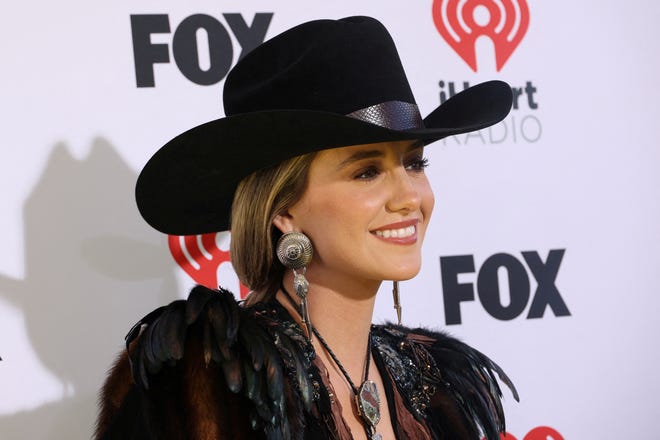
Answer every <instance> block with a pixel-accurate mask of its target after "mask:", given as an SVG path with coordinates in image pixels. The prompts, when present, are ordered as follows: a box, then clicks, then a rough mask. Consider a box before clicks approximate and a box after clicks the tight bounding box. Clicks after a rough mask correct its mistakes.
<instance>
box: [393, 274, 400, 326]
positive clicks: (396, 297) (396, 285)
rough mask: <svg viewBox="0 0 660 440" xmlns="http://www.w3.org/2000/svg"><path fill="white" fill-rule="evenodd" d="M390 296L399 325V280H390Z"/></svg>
mask: <svg viewBox="0 0 660 440" xmlns="http://www.w3.org/2000/svg"><path fill="white" fill-rule="evenodd" d="M392 296H393V297H394V310H396V317H397V319H398V321H399V325H401V302H400V301H399V282H398V281H392Z"/></svg>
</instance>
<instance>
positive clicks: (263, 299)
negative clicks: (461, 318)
mask: <svg viewBox="0 0 660 440" xmlns="http://www.w3.org/2000/svg"><path fill="white" fill-rule="evenodd" d="M224 101H225V112H226V114H227V115H228V116H227V117H225V118H222V119H219V120H216V121H212V122H209V123H207V124H204V125H202V126H199V127H196V128H193V129H192V130H190V131H188V132H186V133H184V134H182V135H180V136H179V137H177V138H175V139H173V140H172V141H170V142H169V143H168V144H167V145H165V146H164V147H163V148H162V149H160V150H159V151H158V152H157V153H156V154H155V155H154V157H152V159H151V160H150V161H149V163H148V164H147V165H146V166H145V168H144V170H143V171H142V173H141V174H140V177H139V179H138V183H137V190H136V197H137V201H138V206H139V208H140V211H141V213H142V215H143V216H144V217H145V219H146V220H147V221H148V222H149V223H150V224H151V225H152V226H154V227H155V228H156V229H158V230H160V231H162V232H166V233H169V234H176V235H184V234H201V233H207V232H214V231H222V230H227V229H229V226H230V225H231V230H232V243H231V254H232V263H233V265H234V268H235V270H236V272H237V274H238V275H239V278H240V279H241V281H242V282H243V283H244V284H245V285H247V286H248V287H249V288H250V289H251V291H252V293H251V294H250V296H249V298H248V300H247V301H246V303H245V304H237V303H236V302H235V301H234V299H233V295H232V294H231V293H229V292H226V291H223V290H220V291H212V290H209V289H206V288H204V287H201V286H198V287H196V288H195V289H193V291H192V292H191V294H190V296H189V298H188V300H186V301H175V302H174V303H172V304H170V305H169V306H166V307H161V308H160V309H157V310H155V311H154V312H152V313H150V314H149V315H147V316H146V317H144V318H143V319H142V320H141V321H140V322H138V324H136V326H135V327H134V328H133V329H132V330H131V332H130V333H129V334H128V336H127V348H128V350H127V354H125V355H123V356H122V357H121V358H120V359H119V361H118V362H117V364H116V366H115V367H114V369H113V370H112V372H111V373H110V376H109V378H108V380H107V383H106V385H105V387H104V390H103V396H102V400H101V404H102V408H101V414H100V417H99V423H98V429H97V436H96V437H97V438H99V439H111V438H122V439H125V438H140V439H142V438H154V439H156V438H157V439H170V438H171V439H180V438H181V439H183V438H186V439H188V438H191V439H192V438H194V439H198V438H199V439H217V438H220V439H225V438H227V439H235V438H269V439H289V438H294V439H299V438H309V439H317V438H319V439H323V438H328V439H330V438H331V439H350V438H355V439H365V438H366V439H381V438H382V439H394V438H397V439H427V438H428V439H439V438H444V439H476V438H479V437H480V435H482V433H483V434H485V435H486V436H487V438H488V439H490V440H494V439H497V438H499V433H500V432H504V416H503V413H502V408H501V404H500V396H501V392H500V389H499V386H498V384H497V381H496V379H495V374H497V375H499V376H500V379H501V380H503V381H504V382H505V383H506V384H507V385H508V386H509V387H510V388H511V389H512V390H513V387H512V385H511V383H510V382H509V380H508V379H507V378H506V376H505V375H504V374H503V372H502V371H501V370H500V369H499V367H498V366H497V365H495V364H494V363H493V362H492V361H490V360H489V359H488V358H487V357H486V356H484V355H483V354H481V353H479V352H478V351H476V350H474V349H472V348H470V347H469V346H467V345H465V344H463V343H461V342H459V341H457V340H455V339H452V338H450V337H448V336H446V335H444V334H442V333H434V332H431V331H428V330H423V329H414V330H412V329H408V328H405V327H402V326H397V325H392V324H388V325H385V326H374V325H372V324H371V318H372V313H373V307H374V301H375V295H376V292H377V291H378V288H379V286H380V284H381V282H382V281H383V280H394V282H395V283H394V285H395V291H394V298H395V308H397V310H398V311H400V308H399V305H398V291H397V289H396V282H397V281H399V280H405V279H409V278H411V277H413V276H415V275H416V274H417V272H418V271H419V269H420V265H421V244H422V240H423V237H424V234H425V232H426V228H427V226H428V222H429V218H430V215H431V212H432V210H433V194H432V191H431V188H430V186H429V183H428V181H427V179H426V176H425V174H424V168H425V166H426V160H425V159H424V156H423V148H424V145H426V144H428V143H430V142H432V141H434V140H437V139H440V138H443V137H446V136H449V135H452V134H457V133H464V132H468V131H472V130H477V129H480V128H484V127H487V126H489V125H492V124H494V123H496V122H498V121H500V120H501V119H503V118H504V117H505V116H506V114H507V113H508V111H509V109H510V106H511V90H510V88H509V87H508V86H507V85H506V84H504V83H501V82H490V83H484V84H481V85H479V86H476V87H472V88H470V89H468V90H466V91H464V92H462V93H460V94H458V95H456V96H455V97H454V98H453V99H451V100H449V101H447V102H446V103H445V104H443V105H442V106H441V107H439V108H438V109H436V110H435V111H434V112H433V113H431V115H429V116H428V117H427V118H426V119H424V120H422V118H421V117H420V115H419V111H418V110H417V106H416V105H415V101H414V98H413V96H412V93H411V91H410V87H409V85H408V82H407V79H406V77H405V73H404V72H403V68H402V66H401V63H400V60H399V57H398V54H397V52H396V49H395V47H394V43H393V41H392V40H391V37H390V36H389V34H388V33H387V31H386V30H385V28H384V27H383V26H382V25H381V24H380V23H379V22H378V21H376V20H374V19H371V18H368V17H350V18H346V19H342V20H319V21H313V22H309V23H304V24H302V25H300V26H297V27H295V28H293V29H291V30H289V31H287V32H285V33H283V34H281V35H279V36H277V37H275V38H273V39H272V40H270V41H268V42H266V43H264V44H263V45H261V46H259V47H258V48H256V49H255V50H254V51H253V52H251V53H250V54H248V55H247V56H245V57H244V58H243V59H242V60H241V61H239V63H238V64H237V65H236V67H235V68H234V69H233V70H232V71H231V72H230V74H229V75H228V77H227V80H226V82H225V89H224ZM230 213H231V221H230ZM513 393H514V397H516V399H517V395H516V393H515V390H513Z"/></svg>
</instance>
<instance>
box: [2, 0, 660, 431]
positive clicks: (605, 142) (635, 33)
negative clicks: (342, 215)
mask: <svg viewBox="0 0 660 440" xmlns="http://www.w3.org/2000/svg"><path fill="white" fill-rule="evenodd" d="M5 9H6V10H5V14H4V16H5V20H3V25H2V26H1V27H0V48H1V52H0V53H1V54H2V59H3V73H2V79H1V80H0V90H1V91H2V93H1V96H2V99H0V108H1V109H2V122H1V126H2V137H1V138H0V143H1V145H2V161H0V188H2V189H1V190H0V203H1V206H2V215H1V216H0V230H1V231H2V236H3V239H2V246H0V356H1V357H2V361H1V362H0V390H1V391H0V438H2V439H3V440H4V439H25V438H32V439H46V438H48V439H62V440H64V439H67V440H68V439H85V438H89V436H90V435H91V432H92V429H93V424H94V419H95V413H96V399H97V392H98V389H99V386H100V385H101V383H102V381H103V378H104V375H105V373H106V371H107V369H108V367H109V365H110V364H111V363H112V361H113V359H114V357H115V355H116V354H117V353H118V352H119V351H120V350H121V349H122V343H123V335H124V334H125V333H126V331H127V330H128V329H129V328H130V326H131V325H132V324H133V323H134V322H135V321H136V320H137V319H138V318H139V317H141V316H143V315H144V314H145V313H147V312H148V311H150V310H151V309H153V308H155V307H157V306H159V305H162V304H164V303H167V302H169V301H171V300H173V299H176V298H178V297H182V296H185V295H186V292H187V290H188V289H189V288H190V287H191V286H192V285H193V284H194V283H195V282H200V283H203V284H207V285H211V286H213V285H216V284H218V283H220V284H223V285H225V286H227V287H229V288H231V289H233V290H234V291H235V292H236V294H237V296H239V295H244V294H245V289H244V288H242V287H241V286H239V284H238V282H237V280H236V277H235V275H233V272H232V270H231V265H230V263H229V262H228V261H229V255H228V252H227V249H228V243H229V240H230V237H229V236H228V235H227V234H211V235H205V236H200V237H185V238H183V237H167V236H164V235H162V234H159V233H157V232H155V231H153V230H151V229H150V228H149V227H148V226H147V225H146V224H145V223H144V222H143V221H142V219H141V218H140V217H139V214H138V212H137V210H136V208H135V204H134V200H133V188H134V182H135V179H136V175H137V173H138V172H139V170H140V169H141V167H142V165H143V164H144V163H145V162H146V161H147V159H148V158H149V157H150V155H151V154H152V153H153V152H154V151H155V150H156V149H157V148H158V147H159V146H160V145H162V144H164V143H165V142H166V141H167V140H169V139H170V138H171V137H173V136H175V135H176V134H178V133H180V132H182V131H184V130H185V129H187V128H189V127H192V126H193V125H196V124H199V123H202V122H205V121H208V120H211V119H215V118H217V117H220V116H222V101H221V86H222V83H223V79H224V77H225V75H226V73H227V71H228V70H229V69H230V67H231V66H232V65H233V64H234V63H235V62H236V60H237V59H239V58H240V57H241V56H242V54H244V53H246V52H247V51H249V50H250V49H251V48H253V47H254V46H255V45H257V44H259V43H261V42H262V41H264V39H267V38H269V37H271V36H273V35H276V34H277V33H279V32H281V31H283V30H285V29H287V28H289V27H291V26H292V25H295V24H297V23H300V22H303V21H307V20H310V19H315V18H340V17H343V16H348V15H371V16H374V17H376V18H378V19H380V20H381V21H382V22H383V23H385V25H386V26H387V27H388V29H389V30H390V31H391V33H392V34H393V36H394V39H395V41H396V42H397V45H398V47H399V51H400V53H401V57H402V59H403V63H404V66H405V67H406V69H407V71H408V74H409V76H410V80H411V83H412V86H413V90H414V92H415V94H416V96H417V99H418V102H419V105H420V107H421V108H422V112H423V114H426V113H428V112H429V111H430V110H431V109H433V108H435V107H436V106H437V105H438V104H440V103H441V102H443V101H445V100H446V99H448V98H449V97H450V96H452V95H453V94H455V93H456V92H458V91H460V90H463V89H464V88H465V87H467V86H468V85H473V84H476V83H478V82H480V81H485V80H489V79H502V80H505V81H507V82H509V83H510V84H511V86H512V87H513V91H514V106H513V111H512V112H511V114H510V116H508V117H507V118H506V119H505V120H504V121H503V122H502V123H500V124H498V125H496V126H494V127H491V128H489V129H485V130H481V131H479V132H476V133H470V134H466V135H460V136H456V137H452V138H448V139H445V140H443V141H439V142H437V143H436V144H433V145H432V146H430V147H429V148H428V150H427V151H428V156H429V159H430V163H431V165H430V167H429V169H428V173H429V177H430V180H431V183H432V185H433V188H434V191H435V195H436V210H435V213H434V216H433V219H432V222H431V228H430V231H429V233H428V236H427V239H426V243H425V249H424V266H423V269H422V271H421V273H420V274H419V276H417V277H416V278H415V279H413V280H411V281H407V282H404V283H402V285H401V290H402V293H401V295H402V303H403V320H404V323H406V324H408V325H418V324H422V325H425V326H430V327H436V328H444V329H446V330H448V331H449V332H450V333H453V334H454V335H457V336H459V337H461V338H462V339H464V340H466V341H467V342H469V343H470V344H471V345H473V346H476V347H478V348H479V349H481V350H482V351H484V352H486V353H487V354H489V355H490V356H491V357H492V358H493V359H495V360H496V361H497V362H498V363H500V365H502V367H503V368H504V369H505V370H506V371H507V372H508V373H509V375H510V376H511V377H512V378H513V379H514V381H515V383H516V385H517V387H518V389H519V391H520V395H521V401H520V403H516V402H514V401H513V400H512V399H511V397H510V395H509V394H506V393H505V394H506V402H505V404H506V410H507V414H508V420H507V421H508V424H507V431H508V432H509V436H507V438H508V439H513V440H515V439H518V440H541V439H543V440H546V439H552V440H559V439H618V438H627V439H631V438H660V433H658V428H657V426H656V425H657V420H658V419H659V418H660V405H658V403H657V400H658V395H660V378H659V375H658V374H657V371H656V370H657V365H658V363H659V362H660V353H659V352H660V349H659V346H660V344H659V343H658V342H657V338H658V337H659V336H660V324H659V323H658V322H659V319H658V313H659V312H660V290H659V288H658V282H657V276H658V272H659V270H660V177H659V176H660V151H659V147H660V145H659V144H660V142H659V141H660V135H659V131H658V124H659V123H660V104H659V102H660V91H659V90H660V88H659V87H658V86H657V81H658V78H660V58H659V57H658V53H660V44H659V43H658V42H660V30H659V29H660V28H659V27H658V26H657V23H658V21H660V20H659V19H660V6H659V5H658V3H656V2H653V1H650V0H647V1H642V0H638V1H633V2H618V1H613V0H611V1H610V0H608V1H596V0H591V1H582V2H570V3H569V2H542V1H536V0H425V1H415V2H383V1H375V0H369V1H362V2H355V1H345V0H340V1H333V2H303V1H280V2H266V1H262V0H250V1H246V0H242V1H234V0H232V1H225V2H221V3H218V2H211V1H207V0H196V1H195V2H188V3H187V4H186V5H185V6H184V5H183V3H181V2H174V1H166V2H163V1H159V2H156V1H138V2H135V1H130V2H129V1H119V2H105V3H98V2H94V3H90V2H84V1H81V0H68V1H66V0H65V1H64V2H52V3H44V2H42V4H39V5H38V6H37V5H35V4H33V3H32V2H22V3H21V2H15V3H14V4H12V5H11V7H9V9H7V8H5ZM389 289H390V286H385V285H383V288H382V292H381V293H382V294H381V295H379V298H378V302H377V309H376V315H377V316H376V317H375V320H376V321H382V320H386V319H389V320H393V319H395V312H394V310H393V309H392V305H391V302H390V294H389Z"/></svg>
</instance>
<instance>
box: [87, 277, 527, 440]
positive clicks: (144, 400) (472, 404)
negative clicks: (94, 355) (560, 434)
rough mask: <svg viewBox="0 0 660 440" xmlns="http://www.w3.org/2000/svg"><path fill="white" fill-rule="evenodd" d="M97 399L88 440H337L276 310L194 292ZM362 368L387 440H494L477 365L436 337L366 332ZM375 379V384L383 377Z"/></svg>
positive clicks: (489, 394) (327, 404)
mask: <svg viewBox="0 0 660 440" xmlns="http://www.w3.org/2000/svg"><path fill="white" fill-rule="evenodd" d="M126 346H127V351H126V353H124V354H123V355H122V356H121V357H120V358H119V359H118V361H117V363H116V364H115V366H114V368H113V369H112V371H111V372H110V374H109V377H108V378H107V381H106V383H105V385H104V387H103V390H102V395H101V408H100V414H99V419H98V422H97V430H96V435H95V438H96V439H98V440H109V439H122V440H130V439H140V440H142V439H159V440H175V439H177V440H179V439H181V440H183V439H186V440H193V439H194V440H211V439H213V440H216V439H232V440H233V439H239V440H240V439H268V440H276V439H283V440H288V439H314V440H316V439H339V438H342V436H341V435H340V431H341V429H340V426H338V421H337V413H336V411H334V413H333V408H332V407H333V406H334V405H332V403H331V400H332V395H331V393H329V392H328V390H327V388H326V384H327V382H326V381H324V380H323V375H322V371H321V370H322V368H319V365H318V363H317V362H315V356H314V350H313V348H312V346H311V344H310V343H309V342H308V341H307V340H306V338H305V337H304V336H303V334H302V333H301V330H300V328H299V327H298V325H297V324H296V323H295V322H294V321H293V320H292V319H291V317H290V316H289V315H288V313H287V312H286V310H285V309H284V308H283V307H281V305H279V304H278V303H277V302H273V303H268V304H259V305H257V306H253V307H242V306H240V305H239V303H237V302H236V301H235V299H234V296H233V295H232V294H231V293H230V292H227V291H223V290H220V291H215V290H210V289H207V288H205V287H201V286H198V287H196V288H194V289H193V290H192V291H191V293H190V296H189V297H188V299H187V300H179V301H174V302H173V303H171V304H169V305H168V306H164V307H161V308H159V309H156V310H154V311H153V312H151V313H150V314H148V315H147V316H145V317H144V318H143V319H142V320H140V321H139V322H138V323H137V324H136V325H135V326H134V327H133V329H132V330H131V331H130V332H129V333H128V335H127V336H126ZM372 350H373V356H374V360H375V362H376V365H377V366H378V368H379V370H380V371H381V375H382V376H383V381H384V383H385V388H386V395H387V402H388V404H389V405H390V412H391V414H394V416H393V417H392V424H393V428H394V432H395V433H396V434H397V438H399V439H408V438H410V439H413V438H414V439H418V438H430V439H452V440H453V439H469V440H472V439H479V438H481V436H482V435H485V436H486V438H487V439H488V440H496V439H499V438H500V437H499V433H500V432H504V414H503V411H502V406H501V402H500V398H501V391H500V388H499V386H498V383H497V380H496V378H495V374H497V375H498V376H499V378H500V380H501V381H502V382H504V383H505V384H506V385H507V386H508V387H509V388H510V389H511V390H512V392H513V395H514V397H515V398H516V400H517V399H518V396H517V393H516V391H515V388H514V387H513V385H512V384H511V382H510V381H509V379H508V378H507V377H506V375H505V374H504V373H503V372H502V370H501V369H500V368H499V367H498V366H497V365H496V364H495V363H493V362H492V361H491V360H490V359H488V358H487V357H486V356H484V355H483V354H481V353H480V352H478V351H476V350H474V349H472V348H470V347H469V346H467V345H465V344H464V343H462V342H460V341H458V340H456V339H453V338H451V337H449V336H447V335H445V334H442V333H434V332H429V331H426V330H421V329H408V328H405V327H401V326H395V325H385V326H380V325H374V326H373V327H372ZM383 372H386V374H383Z"/></svg>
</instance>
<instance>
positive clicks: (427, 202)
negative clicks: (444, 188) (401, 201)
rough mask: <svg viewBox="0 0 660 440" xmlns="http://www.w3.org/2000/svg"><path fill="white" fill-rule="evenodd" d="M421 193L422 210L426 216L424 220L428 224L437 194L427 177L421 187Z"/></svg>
mask: <svg viewBox="0 0 660 440" xmlns="http://www.w3.org/2000/svg"><path fill="white" fill-rule="evenodd" d="M419 195H420V198H421V210H422V215H423V216H424V222H425V223H427V224H428V222H429V220H430V218H431V214H432V213H433V207H434V206H435V196H434V194H433V189H431V185H430V184H429V182H428V180H426V179H425V180H424V184H423V185H421V187H420V188H419Z"/></svg>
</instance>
